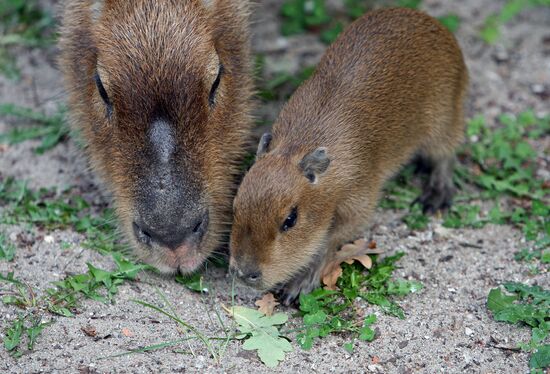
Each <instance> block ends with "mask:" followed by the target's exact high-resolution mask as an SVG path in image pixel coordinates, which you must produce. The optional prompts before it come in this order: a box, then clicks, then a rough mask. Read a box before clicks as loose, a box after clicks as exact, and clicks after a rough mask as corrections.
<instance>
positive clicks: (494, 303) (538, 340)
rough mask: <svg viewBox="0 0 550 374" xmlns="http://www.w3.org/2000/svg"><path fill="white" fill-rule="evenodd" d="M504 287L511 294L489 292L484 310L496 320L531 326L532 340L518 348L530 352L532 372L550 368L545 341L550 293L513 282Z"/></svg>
mask: <svg viewBox="0 0 550 374" xmlns="http://www.w3.org/2000/svg"><path fill="white" fill-rule="evenodd" d="M503 286H504V289H505V290H506V291H508V292H509V293H510V294H508V293H505V292H503V291H502V289H501V288H494V289H492V290H491V292H489V296H488V298H487V308H488V309H489V310H490V311H491V312H492V313H493V317H494V319H495V320H496V321H501V322H507V323H511V324H516V323H519V324H522V325H526V326H528V327H530V328H531V340H530V341H529V342H528V343H520V344H519V345H518V346H519V348H521V349H522V350H525V351H527V352H531V353H532V354H531V359H530V360H529V367H530V368H531V369H532V370H537V369H544V368H547V367H549V366H550V344H548V343H545V341H547V338H548V336H549V333H550V313H549V311H550V291H548V290H544V289H542V288H541V287H538V286H527V285H525V284H521V283H514V282H508V283H505V284H504V285H503ZM541 372H542V371H541Z"/></svg>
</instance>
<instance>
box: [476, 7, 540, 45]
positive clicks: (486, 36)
mask: <svg viewBox="0 0 550 374" xmlns="http://www.w3.org/2000/svg"><path fill="white" fill-rule="evenodd" d="M534 6H550V1H549V0H508V1H507V2H506V3H505V4H504V6H503V7H502V9H501V10H500V11H499V12H498V13H496V14H492V15H490V16H489V17H487V18H486V19H485V22H484V24H483V28H482V29H481V31H480V33H479V35H480V36H481V38H482V39H483V40H484V41H485V42H486V43H489V44H493V43H495V42H496V41H497V40H498V39H499V38H500V29H501V27H502V26H503V25H504V24H505V23H507V22H510V21H511V20H512V19H513V18H515V17H516V16H517V15H518V14H519V13H521V12H522V11H524V10H525V9H528V8H530V7H534Z"/></svg>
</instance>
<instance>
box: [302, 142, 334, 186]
mask: <svg viewBox="0 0 550 374" xmlns="http://www.w3.org/2000/svg"><path fill="white" fill-rule="evenodd" d="M329 164H330V159H329V158H328V154H327V149H326V148H325V147H319V148H317V149H316V150H314V151H313V152H310V153H308V154H307V155H305V156H304V158H303V159H302V161H300V163H299V164H298V166H299V167H300V169H301V170H302V172H303V173H304V175H305V177H306V178H307V179H308V180H309V181H310V182H311V183H313V184H315V183H317V181H318V179H319V176H320V175H322V174H323V173H324V172H325V171H327V169H328V166H329Z"/></svg>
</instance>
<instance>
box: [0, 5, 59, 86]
mask: <svg viewBox="0 0 550 374" xmlns="http://www.w3.org/2000/svg"><path fill="white" fill-rule="evenodd" d="M53 26H54V19H53V18H52V17H51V16H50V15H49V14H48V13H46V12H45V11H44V10H42V9H41V8H40V7H39V5H38V3H37V2H36V1H34V0H33V1H28V0H0V73H1V74H3V75H4V76H6V77H8V78H9V79H19V78H20V72H19V69H18V68H17V63H16V61H15V58H14V57H13V55H12V53H11V51H10V48H11V47H13V46H17V45H19V46H24V47H43V46H46V45H49V44H50V43H51V42H52V41H53V31H52V30H53V28H54V27H53Z"/></svg>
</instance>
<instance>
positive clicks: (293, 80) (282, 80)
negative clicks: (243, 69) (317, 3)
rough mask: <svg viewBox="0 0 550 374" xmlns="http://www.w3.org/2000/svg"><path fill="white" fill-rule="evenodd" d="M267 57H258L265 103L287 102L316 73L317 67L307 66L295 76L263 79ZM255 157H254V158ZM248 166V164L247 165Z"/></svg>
mask: <svg viewBox="0 0 550 374" xmlns="http://www.w3.org/2000/svg"><path fill="white" fill-rule="evenodd" d="M264 64H265V57H264V56H263V55H257V56H256V76H257V80H258V86H259V87H260V89H259V96H260V97H261V98H262V99H263V100H264V101H273V100H279V101H280V100H286V99H287V98H288V97H290V95H291V94H292V93H293V92H294V91H295V90H296V88H298V86H299V85H300V84H302V82H303V81H305V80H306V79H308V78H309V77H310V76H311V75H312V74H313V72H314V71H315V66H306V67H305V68H303V69H302V70H300V71H299V72H298V73H296V74H295V75H293V74H290V73H287V72H280V73H276V74H275V75H273V76H272V77H270V78H269V79H262V78H261V77H262V75H263V67H264ZM253 156H254V155H252V157H253ZM245 165H247V164H245Z"/></svg>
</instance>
